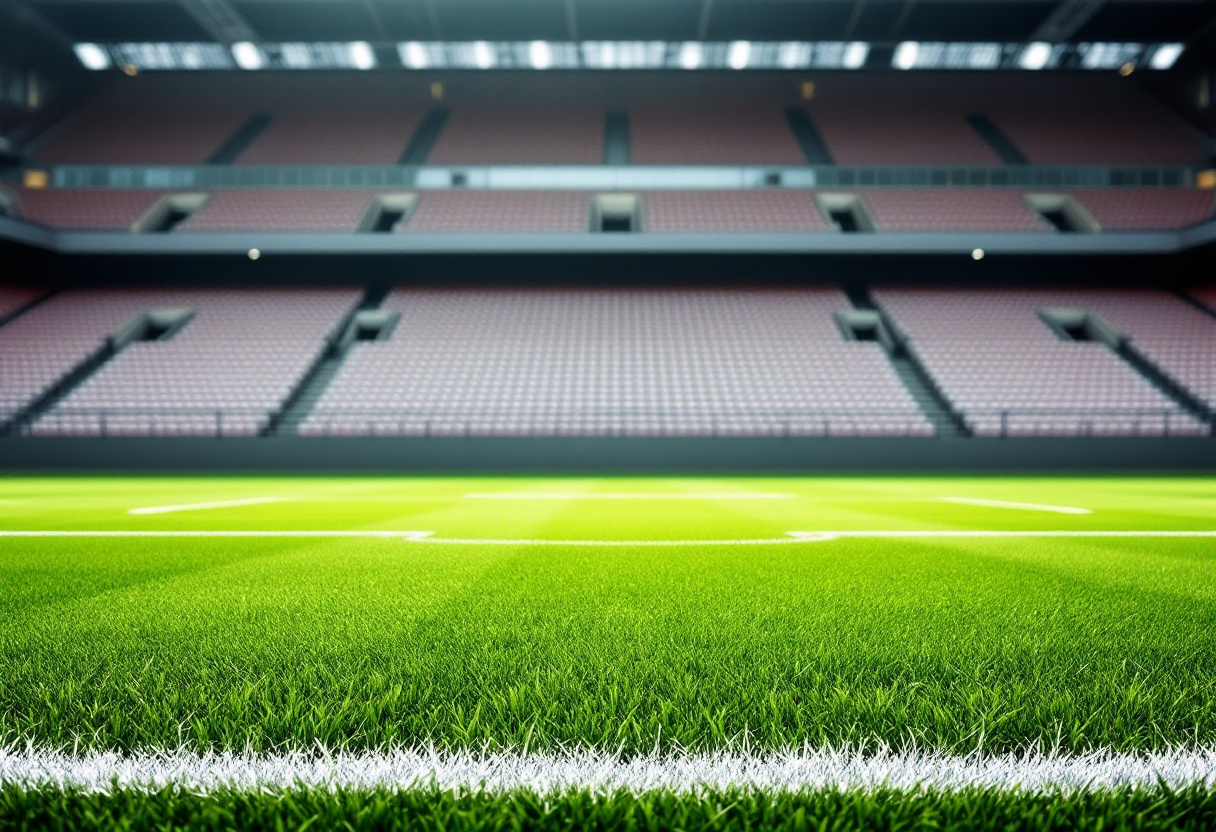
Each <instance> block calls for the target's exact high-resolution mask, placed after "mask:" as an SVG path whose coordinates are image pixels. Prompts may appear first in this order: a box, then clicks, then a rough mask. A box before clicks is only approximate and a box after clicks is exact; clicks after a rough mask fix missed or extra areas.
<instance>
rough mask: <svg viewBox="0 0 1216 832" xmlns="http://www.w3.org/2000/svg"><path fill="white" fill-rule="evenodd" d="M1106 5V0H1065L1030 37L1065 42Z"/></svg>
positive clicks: (1048, 41)
mask: <svg viewBox="0 0 1216 832" xmlns="http://www.w3.org/2000/svg"><path fill="white" fill-rule="evenodd" d="M1104 5H1106V0H1063V2H1062V3H1060V4H1059V5H1058V6H1056V7H1055V8H1054V9H1053V10H1052V12H1051V14H1049V15H1047V18H1046V19H1045V20H1044V21H1043V22H1042V23H1040V24H1039V27H1038V28H1037V29H1035V30H1034V34H1032V35H1031V36H1030V39H1031V40H1036V41H1046V42H1047V43H1063V42H1065V41H1067V40H1069V39H1070V38H1072V36H1073V35H1075V34H1076V33H1077V32H1079V31H1080V30H1081V27H1082V26H1084V25H1085V24H1086V23H1088V22H1089V20H1090V18H1092V17H1093V16H1094V15H1095V14H1097V13H1098V9H1100V8H1102V7H1103V6H1104Z"/></svg>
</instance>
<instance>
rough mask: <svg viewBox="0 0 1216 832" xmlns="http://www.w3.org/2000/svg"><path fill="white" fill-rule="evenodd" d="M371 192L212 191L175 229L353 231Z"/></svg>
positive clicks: (333, 190) (298, 190) (369, 198)
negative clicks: (195, 210) (205, 200)
mask: <svg viewBox="0 0 1216 832" xmlns="http://www.w3.org/2000/svg"><path fill="white" fill-rule="evenodd" d="M374 195H375V191H353V190H351V191H348V190H338V189H331V190H308V189H303V188H298V189H283V190H255V189H238V190H227V191H214V192H212V194H211V196H210V197H209V198H208V200H207V203H206V205H204V206H203V208H202V209H201V210H200V211H198V212H197V213H195V214H193V215H191V216H190V217H189V218H188V219H186V220H185V221H184V222H183V223H182V224H181V225H179V226H178V227H177V228H176V229H175V231H179V232H184V231H354V230H355V226H356V225H357V224H358V222H359V218H360V217H361V216H362V215H363V212H364V211H365V210H366V209H367V205H368V202H369V201H370V200H371V199H372V197H373V196H374Z"/></svg>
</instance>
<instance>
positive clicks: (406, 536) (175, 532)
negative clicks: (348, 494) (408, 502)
mask: <svg viewBox="0 0 1216 832" xmlns="http://www.w3.org/2000/svg"><path fill="white" fill-rule="evenodd" d="M432 534H434V532H407V531H382V530H375V529H373V530H368V529H348V530H339V531H324V530H311V529H285V530H243V529H237V530H233V529H166V530H159V529H158V530H149V529H137V530H131V529H122V530H113V529H106V530H99V531H93V530H89V531H86V530H83V529H82V530H75V529H72V530H68V531H59V530H54V531H50V530H46V529H31V530H21V531H9V530H0V537H378V538H387V539H402V540H421V539H423V538H425V537H427V536H428V535H432Z"/></svg>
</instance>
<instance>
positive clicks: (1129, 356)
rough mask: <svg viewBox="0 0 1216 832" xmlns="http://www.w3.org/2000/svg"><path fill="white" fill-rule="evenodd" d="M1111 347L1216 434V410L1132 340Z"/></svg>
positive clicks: (1168, 396) (1133, 367)
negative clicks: (1210, 427)
mask: <svg viewBox="0 0 1216 832" xmlns="http://www.w3.org/2000/svg"><path fill="white" fill-rule="evenodd" d="M1111 349H1113V350H1114V352H1115V354H1116V355H1118V356H1119V357H1120V358H1122V359H1123V360H1124V361H1125V362H1127V364H1128V365H1130V366H1131V368H1132V369H1133V370H1135V371H1136V372H1137V373H1139V374H1140V375H1141V376H1142V377H1144V378H1145V379H1146V380H1147V381H1148V382H1149V383H1150V384H1152V385H1153V386H1154V387H1156V388H1157V389H1158V390H1160V391H1161V392H1162V393H1163V394H1164V395H1165V396H1166V397H1167V398H1169V399H1170V400H1172V401H1173V402H1174V403H1175V404H1177V405H1178V406H1179V407H1181V408H1182V409H1183V410H1185V411H1186V412H1187V413H1189V414H1190V415H1192V416H1194V417H1195V418H1196V419H1199V420H1200V421H1203V422H1207V423H1208V424H1210V425H1212V427H1213V435H1216V412H1213V411H1212V409H1211V408H1209V407H1208V406H1207V405H1205V404H1204V403H1203V402H1202V401H1201V400H1200V399H1198V398H1197V397H1196V396H1194V395H1192V394H1191V393H1190V391H1188V390H1187V389H1186V388H1185V387H1183V386H1182V385H1181V384H1179V383H1178V382H1176V381H1174V379H1173V378H1172V377H1170V375H1169V374H1168V373H1166V372H1165V371H1164V370H1162V369H1161V368H1160V367H1158V366H1157V365H1156V364H1154V363H1153V362H1152V360H1151V359H1149V358H1148V357H1147V356H1146V355H1144V353H1142V352H1140V351H1139V350H1138V349H1136V348H1135V346H1134V345H1133V344H1132V343H1131V342H1128V341H1123V342H1122V343H1120V344H1118V345H1112V346H1111Z"/></svg>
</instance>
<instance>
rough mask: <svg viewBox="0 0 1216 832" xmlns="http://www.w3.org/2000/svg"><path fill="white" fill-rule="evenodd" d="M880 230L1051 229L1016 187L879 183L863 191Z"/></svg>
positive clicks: (864, 198) (863, 195) (863, 197)
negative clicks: (889, 185)
mask: <svg viewBox="0 0 1216 832" xmlns="http://www.w3.org/2000/svg"><path fill="white" fill-rule="evenodd" d="M860 194H861V197H862V201H863V202H864V203H865V205H866V207H867V208H869V210H870V215H871V216H872V217H873V219H874V224H875V226H876V227H877V230H878V231H1051V230H1052V226H1051V225H1050V224H1048V223H1047V222H1046V221H1045V220H1043V219H1042V218H1041V217H1039V216H1038V215H1037V214H1035V213H1034V212H1033V211H1031V210H1030V209H1029V208H1028V207H1027V206H1026V203H1025V202H1024V201H1023V199H1022V194H1021V193H1020V192H1018V191H1014V190H1001V189H992V190H988V189H983V188H938V189H928V188H907V189H901V190H895V189H890V190H883V189H873V190H869V189H867V190H864V191H861V192H860Z"/></svg>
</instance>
